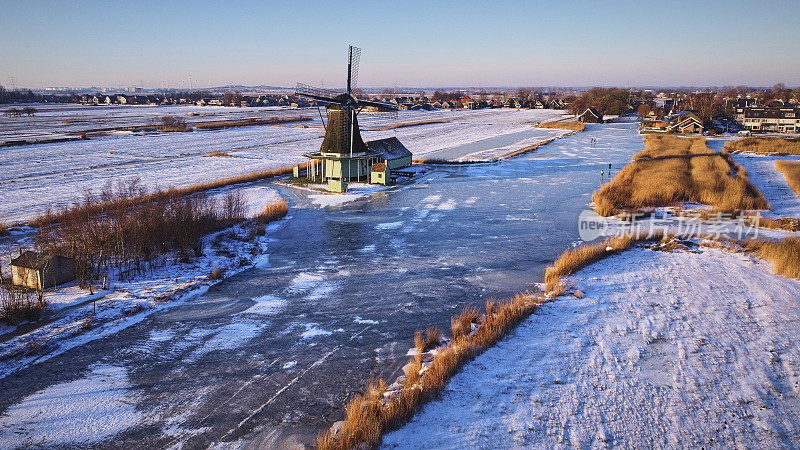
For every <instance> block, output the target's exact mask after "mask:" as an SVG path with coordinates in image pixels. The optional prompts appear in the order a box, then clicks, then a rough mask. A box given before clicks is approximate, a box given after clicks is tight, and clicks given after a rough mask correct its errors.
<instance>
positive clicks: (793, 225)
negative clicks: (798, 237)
mask: <svg viewBox="0 0 800 450" xmlns="http://www.w3.org/2000/svg"><path fill="white" fill-rule="evenodd" d="M749 223H750V225H752V226H759V227H761V228H769V229H771V230H782V231H800V219H795V218H794V217H781V218H780V219H773V218H771V217H759V218H758V220H757V221H756V220H754V219H750V220H749Z"/></svg>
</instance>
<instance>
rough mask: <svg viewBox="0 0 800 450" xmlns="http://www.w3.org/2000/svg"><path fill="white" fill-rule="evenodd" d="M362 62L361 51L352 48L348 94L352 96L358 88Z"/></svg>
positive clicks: (348, 61) (348, 69) (349, 56)
mask: <svg viewBox="0 0 800 450" xmlns="http://www.w3.org/2000/svg"><path fill="white" fill-rule="evenodd" d="M359 62H361V49H360V48H358V47H353V46H352V45H351V46H350V51H349V54H348V58H347V93H348V94H350V95H352V94H353V89H355V88H356V86H358V64H359Z"/></svg>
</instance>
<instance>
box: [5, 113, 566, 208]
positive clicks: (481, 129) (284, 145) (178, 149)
mask: <svg viewBox="0 0 800 450" xmlns="http://www.w3.org/2000/svg"><path fill="white" fill-rule="evenodd" d="M187 113H200V114H212V115H213V116H212V117H206V116H201V119H203V120H227V119H231V118H238V117H249V116H258V117H271V116H296V115H305V116H309V117H311V118H312V119H313V120H312V121H308V122H298V123H289V124H283V125H275V126H256V127H242V128H232V129H227V130H219V131H194V132H190V133H147V134H142V133H130V132H114V133H112V134H110V135H108V136H104V137H98V138H94V139H89V140H86V141H73V142H62V143H51V144H38V145H28V146H22V147H7V148H0V166H2V167H3V172H2V174H0V198H2V199H3V201H2V202H0V222H4V223H15V222H20V221H24V220H27V219H30V218H32V217H35V216H37V215H39V214H41V213H43V212H45V211H46V210H47V209H48V208H59V207H63V206H65V205H68V204H71V203H73V202H75V201H77V200H79V199H80V198H82V197H83V195H84V193H85V192H86V191H87V190H93V191H94V192H98V191H99V190H100V189H101V188H103V187H104V186H105V185H106V184H108V183H116V182H118V181H120V180H124V179H129V178H140V179H141V181H142V182H143V184H144V185H145V186H146V187H148V188H149V189H156V188H165V187H170V186H185V185H189V184H194V183H200V182H205V181H209V180H214V179H219V178H225V177H231V176H236V175H243V174H246V173H250V172H255V171H261V170H268V169H274V168H278V167H283V166H287V165H292V164H297V163H300V162H302V161H303V160H304V157H303V156H302V155H303V153H306V152H311V151H316V150H317V149H319V146H320V145H321V143H322V136H323V134H324V130H323V129H322V122H321V121H320V119H319V115H318V112H317V110H316V109H288V108H284V109H277V110H276V109H275V108H221V107H219V108H210V107H205V108H201V107H193V106H186V107H183V106H182V107H114V108H80V107H76V108H72V109H70V108H64V109H57V110H55V111H50V112H47V111H43V112H40V113H38V114H37V115H36V116H34V117H33V118H28V117H21V118H2V119H0V120H2V121H3V123H2V125H3V127H2V128H3V129H4V130H6V129H9V130H11V131H10V132H9V131H4V132H5V133H10V134H9V135H8V136H6V137H8V138H15V137H18V138H21V137H24V136H26V135H27V134H30V133H32V132H34V131H35V130H38V131H39V132H41V131H43V130H44V131H46V130H52V131H53V132H54V133H55V132H61V131H59V130H60V128H62V127H76V126H79V125H80V124H69V125H66V124H62V123H61V120H66V119H68V118H74V117H75V116H79V117H81V116H83V115H86V116H87V121H89V122H91V123H92V124H93V125H92V126H97V125H102V126H109V125H114V126H118V125H122V124H125V125H130V124H142V123H145V122H146V120H147V119H148V118H150V117H157V116H161V115H167V114H177V115H185V114H187ZM560 113H561V111H557V110H509V109H495V110H478V111H463V110H462V111H433V112H425V111H401V112H400V114H399V118H398V119H397V121H396V122H400V123H406V122H414V121H419V120H432V119H439V120H449V122H447V123H437V124H428V125H419V126H413V127H405V128H398V129H394V130H383V131H368V130H370V129H375V128H378V127H379V126H382V125H386V124H388V123H390V122H391V123H394V121H388V120H387V119H386V118H385V116H370V115H369V114H368V113H363V114H362V115H361V116H360V123H361V125H362V128H363V129H364V130H365V131H364V132H363V136H364V139H365V140H370V139H379V138H384V137H389V136H397V137H398V138H399V139H400V140H401V141H402V142H403V143H404V144H405V145H406V146H407V147H408V148H409V149H410V150H411V151H412V153H414V156H415V157H425V156H435V153H436V152H437V151H441V150H444V149H450V148H454V147H458V146H463V145H467V144H473V143H476V142H478V141H484V140H487V139H489V138H492V137H497V136H503V135H511V137H510V138H508V139H507V142H504V143H503V145H498V146H494V145H487V146H481V145H477V146H475V148H474V149H467V150H466V152H467V153H469V152H470V151H472V152H480V151H486V150H488V149H490V148H493V147H509V148H513V147H517V148H521V147H524V146H526V145H530V142H531V139H532V138H535V137H536V136H528V135H524V133H523V135H520V136H516V135H514V133H520V132H531V130H534V132H535V129H533V126H532V123H535V122H543V121H547V120H553V119H556V118H559V117H560ZM193 117H194V116H189V120H190V121H191V120H193ZM25 121H33V122H32V123H30V124H27V123H26V122H25ZM11 122H15V123H11ZM16 122H19V123H16ZM140 122H141V123H140ZM80 126H82V127H83V128H86V126H87V125H86V124H83V125H80ZM6 127H7V128H6ZM70 129H72V128H70ZM539 134H541V135H542V136H543V137H542V139H544V138H545V136H548V135H549V134H548V133H539ZM537 136H538V134H537ZM534 140H535V139H534ZM490 144H491V143H490ZM213 151H220V152H227V153H228V154H230V155H231V156H230V157H225V156H213V157H211V156H205V155H207V154H208V153H210V152H213ZM460 156H466V154H463V155H460Z"/></svg>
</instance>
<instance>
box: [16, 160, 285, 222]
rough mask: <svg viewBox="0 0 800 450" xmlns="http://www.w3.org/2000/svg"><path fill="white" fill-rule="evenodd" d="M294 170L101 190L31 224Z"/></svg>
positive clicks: (245, 181)
mask: <svg viewBox="0 0 800 450" xmlns="http://www.w3.org/2000/svg"><path fill="white" fill-rule="evenodd" d="M290 173H292V166H286V167H279V168H277V169H270V170H263V171H260V172H253V173H248V174H245V175H238V176H234V177H228V178H221V179H218V180H214V181H208V182H205V183H198V184H193V185H190V186H186V187H180V188H178V187H176V188H170V189H165V190H160V191H155V192H151V193H147V192H145V191H144V190H143V189H142V188H140V187H138V186H134V187H133V188H132V189H134V190H135V192H132V193H129V194H130V195H127V194H126V195H122V196H120V195H113V196H103V195H102V194H101V196H100V199H99V200H98V201H92V202H83V203H79V204H76V205H74V206H72V207H68V208H65V209H63V210H61V211H55V212H53V211H50V212H47V213H45V214H44V215H42V216H40V217H37V218H35V219H32V220H30V221H29V222H28V225H30V226H32V227H41V226H44V225H49V224H53V223H57V222H61V221H64V220H68V219H70V218H71V217H73V216H85V215H93V214H98V213H101V212H103V211H104V210H106V209H110V208H116V207H118V206H134V205H138V204H142V203H149V202H153V201H158V200H163V199H168V198H175V197H184V196H187V195H191V194H195V193H199V192H204V191H208V190H211V189H217V188H221V187H225V186H230V185H232V184H241V183H249V182H253V181H258V180H263V179H266V178H272V177H276V176H281V175H287V174H290Z"/></svg>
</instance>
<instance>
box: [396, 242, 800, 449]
mask: <svg viewBox="0 0 800 450" xmlns="http://www.w3.org/2000/svg"><path fill="white" fill-rule="evenodd" d="M700 250H701V251H702V253H701V254H692V253H674V254H670V253H661V252H653V251H650V250H646V249H641V248H640V249H634V250H631V251H628V252H626V253H624V254H621V255H618V256H614V257H611V258H609V259H607V260H605V261H602V262H600V263H597V264H594V265H592V266H590V267H589V268H586V269H584V270H582V271H581V272H580V273H579V274H577V275H576V276H574V277H573V278H572V281H574V283H575V285H576V288H579V289H583V291H584V293H585V296H584V298H582V299H576V298H574V297H566V296H565V297H561V298H559V299H558V300H556V301H555V302H553V303H550V304H548V305H545V306H544V307H543V308H542V309H541V310H540V312H539V313H537V314H536V315H534V316H532V317H530V318H529V319H528V320H526V321H525V322H524V323H523V324H521V325H520V327H519V328H518V329H517V330H516V331H515V332H513V333H512V334H511V335H510V336H509V337H508V338H506V339H505V340H504V341H502V342H501V343H499V344H498V345H497V346H495V347H493V348H491V349H489V350H488V351H486V352H485V353H484V354H483V355H481V356H480V357H478V358H477V359H476V360H474V361H473V362H472V363H470V364H468V365H467V366H466V367H465V368H464V369H463V371H462V372H461V373H459V374H457V375H456V376H455V377H454V378H453V379H452V380H451V381H450V383H449V384H448V385H447V387H446V389H445V390H444V392H443V393H442V396H441V397H440V399H439V400H436V401H434V402H432V403H430V404H428V405H427V406H425V407H424V408H423V409H422V410H421V411H420V412H419V413H418V414H417V415H416V416H415V417H414V418H413V420H412V421H411V422H410V423H409V424H408V425H406V426H405V427H404V428H402V429H400V430H398V431H396V432H393V433H390V434H388V435H387V436H386V437H385V439H384V446H386V447H400V448H512V447H517V448H518V447H528V448H550V447H556V446H574V447H588V446H608V445H621V446H623V447H632V448H637V447H646V448H650V447H656V448H665V447H666V448H676V447H677V448H682V447H689V446H702V447H708V446H720V445H721V446H723V447H740V446H741V447H749V446H753V445H756V446H758V447H763V448H776V447H782V446H789V447H791V446H796V445H797V443H798V442H800V369H799V368H798V364H800V347H799V346H798V344H800V336H798V333H797V330H798V324H799V323H800V308H798V307H799V306H800V283H798V282H797V281H794V280H789V279H786V278H781V277H778V276H775V275H773V274H772V273H771V272H770V268H769V266H768V265H767V264H766V263H764V262H760V261H753V260H751V259H749V258H748V257H746V256H744V255H735V254H729V253H725V252H722V251H719V250H711V249H705V248H704V249H700ZM687 274H690V275H688V276H687Z"/></svg>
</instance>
